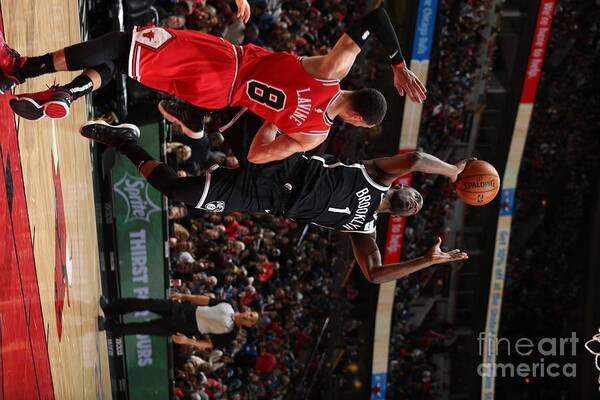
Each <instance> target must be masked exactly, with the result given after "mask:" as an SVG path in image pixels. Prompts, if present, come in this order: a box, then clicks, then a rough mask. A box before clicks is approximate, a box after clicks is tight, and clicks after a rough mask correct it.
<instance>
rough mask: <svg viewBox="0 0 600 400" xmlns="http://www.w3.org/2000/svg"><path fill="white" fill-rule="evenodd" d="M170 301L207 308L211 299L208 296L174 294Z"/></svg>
mask: <svg viewBox="0 0 600 400" xmlns="http://www.w3.org/2000/svg"><path fill="white" fill-rule="evenodd" d="M170 299H171V300H175V301H188V302H190V303H192V304H193V305H195V306H207V305H208V302H209V301H210V297H208V296H203V295H201V294H199V295H193V294H185V293H173V294H171V296H170Z"/></svg>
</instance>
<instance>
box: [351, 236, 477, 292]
mask: <svg viewBox="0 0 600 400" xmlns="http://www.w3.org/2000/svg"><path fill="white" fill-rule="evenodd" d="M350 241H351V243H352V250H353V251H354V257H355V258H356V262H357V263H358V265H359V266H360V270H361V271H362V273H363V275H364V276H365V278H367V280H368V281H369V282H372V283H385V282H389V281H393V280H396V279H400V278H403V277H405V276H407V275H410V274H412V273H413V272H417V271H420V270H422V269H424V268H427V267H430V266H432V265H435V264H443V263H447V262H452V261H458V260H465V259H467V258H469V256H468V255H467V253H465V252H462V251H460V250H458V249H454V250H451V251H447V252H444V251H442V249H441V248H440V244H442V239H441V238H439V237H438V238H437V240H436V243H435V244H434V246H433V247H432V248H431V249H430V250H429V251H428V252H427V254H426V255H424V256H422V257H418V258H415V259H412V260H408V261H403V262H400V263H396V264H388V265H382V264H381V256H380V254H379V249H378V248H377V243H376V241H375V235H374V234H372V235H366V234H364V233H351V234H350Z"/></svg>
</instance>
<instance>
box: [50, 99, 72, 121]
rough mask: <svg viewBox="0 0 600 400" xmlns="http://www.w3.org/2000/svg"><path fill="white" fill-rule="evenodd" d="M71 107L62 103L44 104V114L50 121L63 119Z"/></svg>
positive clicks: (51, 102)
mask: <svg viewBox="0 0 600 400" xmlns="http://www.w3.org/2000/svg"><path fill="white" fill-rule="evenodd" d="M70 111H71V107H69V106H68V105H66V104H65V103H63V102H62V101H49V102H47V103H46V104H44V113H45V114H46V116H47V117H49V118H52V119H63V118H67V116H68V115H69V112H70Z"/></svg>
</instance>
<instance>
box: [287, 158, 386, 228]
mask: <svg viewBox="0 0 600 400" xmlns="http://www.w3.org/2000/svg"><path fill="white" fill-rule="evenodd" d="M302 158H303V159H304V160H305V163H306V165H305V166H304V168H302V172H301V174H300V175H299V176H297V177H296V179H295V182H293V183H292V185H293V186H294V187H293V189H292V199H291V202H290V203H289V205H288V207H287V210H286V215H287V216H288V217H289V218H291V219H293V220H294V221H296V222H300V223H312V224H315V225H319V226H322V227H325V228H330V229H335V230H339V231H342V232H360V233H371V232H374V231H375V229H376V227H375V222H376V220H377V212H376V210H377V209H378V208H379V205H380V204H381V201H382V200H383V196H384V195H385V193H386V192H387V191H388V189H389V188H390V187H389V186H384V185H382V184H380V183H377V182H375V180H373V178H372V177H370V176H369V174H368V173H367V171H366V169H365V166H364V165H363V164H362V163H355V164H344V163H342V162H341V161H339V159H337V158H336V157H334V156H331V155H319V156H313V157H311V158H310V159H308V158H306V157H304V156H302ZM298 185H299V186H298Z"/></svg>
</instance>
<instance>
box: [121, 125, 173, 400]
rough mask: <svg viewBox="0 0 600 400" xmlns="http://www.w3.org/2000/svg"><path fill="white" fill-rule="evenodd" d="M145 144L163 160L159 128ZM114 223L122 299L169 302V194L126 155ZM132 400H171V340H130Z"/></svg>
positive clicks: (148, 130)
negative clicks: (166, 196)
mask: <svg viewBox="0 0 600 400" xmlns="http://www.w3.org/2000/svg"><path fill="white" fill-rule="evenodd" d="M140 130H141V137H140V145H141V146H142V147H143V148H144V149H145V150H146V151H147V152H148V153H150V154H151V155H152V156H153V157H154V158H156V159H160V149H161V140H160V131H159V125H158V124H155V125H146V126H142V127H140ZM112 182H113V204H114V221H115V230H116V233H115V235H116V242H117V243H116V248H117V255H116V258H117V262H118V276H119V280H120V288H121V297H136V298H140V299H147V298H159V299H162V298H165V288H166V281H165V226H164V223H165V222H164V221H165V207H164V204H163V196H162V194H160V193H159V192H158V191H157V190H156V189H154V188H152V187H151V186H150V185H149V184H148V182H147V181H146V180H145V179H144V178H142V177H141V175H140V174H139V172H138V171H137V169H136V168H135V166H134V165H133V164H132V163H131V161H129V160H128V159H127V158H126V157H124V156H123V155H121V154H116V158H115V164H114V166H113V169H112ZM155 318H157V316H156V315H155V314H152V313H150V312H147V311H144V312H135V313H130V314H127V315H126V316H125V318H124V322H125V323H131V322H145V321H149V320H151V319H155ZM124 342H125V355H126V360H127V382H128V388H129V390H128V392H129V399H131V400H138V399H140V400H147V399H168V398H169V397H170V396H169V371H168V368H169V366H168V352H167V338H166V337H162V336H149V335H128V336H125V341H124Z"/></svg>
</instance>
